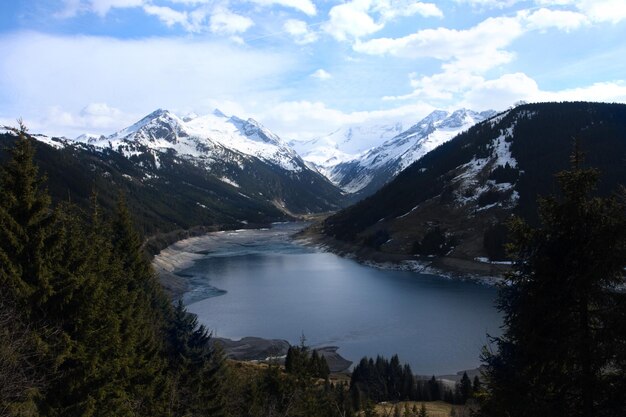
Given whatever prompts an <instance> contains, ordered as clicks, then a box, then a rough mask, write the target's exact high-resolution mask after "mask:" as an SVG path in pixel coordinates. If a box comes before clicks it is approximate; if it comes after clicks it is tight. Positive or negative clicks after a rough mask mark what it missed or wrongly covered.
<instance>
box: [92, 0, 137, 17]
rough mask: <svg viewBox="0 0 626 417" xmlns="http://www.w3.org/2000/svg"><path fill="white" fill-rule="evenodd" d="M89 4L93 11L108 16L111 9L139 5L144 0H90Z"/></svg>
mask: <svg viewBox="0 0 626 417" xmlns="http://www.w3.org/2000/svg"><path fill="white" fill-rule="evenodd" d="M88 4H89V6H90V9H91V11H93V12H94V13H97V14H98V15H100V16H106V14H107V13H109V11H110V10H111V9H114V8H118V9H123V8H130V7H139V6H142V5H143V4H144V0H89V1H88Z"/></svg>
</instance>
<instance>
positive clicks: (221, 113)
mask: <svg viewBox="0 0 626 417" xmlns="http://www.w3.org/2000/svg"><path fill="white" fill-rule="evenodd" d="M213 116H217V117H228V116H226V115H225V114H224V113H223V112H222V111H221V110H220V109H213Z"/></svg>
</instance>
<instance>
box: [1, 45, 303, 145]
mask: <svg viewBox="0 0 626 417" xmlns="http://www.w3.org/2000/svg"><path fill="white" fill-rule="evenodd" d="M0 56H2V57H3V59H2V60H0V91H2V97H1V99H2V103H1V107H0V113H1V114H0V117H3V118H7V119H15V118H17V117H19V116H23V117H24V118H25V119H26V120H27V121H28V120H33V119H35V120H37V119H40V118H41V115H43V114H46V113H47V111H48V110H47V109H49V108H53V107H55V106H56V107H57V108H61V109H64V111H66V112H71V113H73V114H78V115H80V114H79V113H80V111H81V109H83V108H84V107H85V105H86V104H87V103H107V105H108V106H109V107H112V108H118V109H122V111H123V112H124V114H131V115H136V116H137V115H139V116H140V115H142V114H147V113H148V112H150V111H152V110H154V109H156V108H159V107H163V108H186V107H188V106H192V108H191V109H190V110H194V111H196V112H197V113H203V112H205V113H206V112H208V111H209V110H210V109H208V108H206V107H204V106H208V105H209V100H218V101H227V100H233V99H235V98H236V100H237V101H241V102H245V103H253V102H259V103H263V102H264V101H265V100H267V99H268V97H269V98H274V97H275V96H276V94H277V93H276V92H275V89H278V88H279V87H280V85H281V84H280V83H279V82H278V80H279V79H280V78H281V77H282V76H283V75H284V74H286V73H288V72H289V71H292V70H293V69H294V67H295V66H296V65H299V64H297V61H296V60H295V58H294V57H292V56H291V55H289V54H287V53H285V52H280V53H279V52H270V51H264V50H251V49H248V48H241V47H238V46H233V45H230V44H228V43H224V42H210V41H200V40H190V39H188V38H172V39H163V38H149V39H128V40H117V39H111V38H102V37H89V36H53V35H46V34H40V33H19V34H13V35H3V36H0ZM32 57H37V65H26V66H24V65H17V64H16V63H20V62H32ZM218 60H219V61H218ZM72 92H80V94H75V93H72ZM250 106H252V104H250ZM90 111H93V109H91V110H90ZM126 123H127V121H120V123H119V125H117V126H116V129H119V128H122V127H125V126H126ZM65 129H67V130H65ZM46 130H47V131H48V132H50V133H56V134H65V135H72V134H74V135H75V136H76V135H78V134H80V133H84V131H90V130H91V131H92V130H93V127H92V126H84V129H79V128H78V127H74V126H73V125H72V126H64V125H63V124H62V123H61V122H54V121H53V120H50V123H49V124H46ZM94 133H110V130H109V129H107V130H106V131H102V132H94Z"/></svg>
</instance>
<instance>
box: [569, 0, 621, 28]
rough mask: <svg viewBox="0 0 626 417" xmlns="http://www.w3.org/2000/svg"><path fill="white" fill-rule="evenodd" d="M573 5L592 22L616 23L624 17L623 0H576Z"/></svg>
mask: <svg viewBox="0 0 626 417" xmlns="http://www.w3.org/2000/svg"><path fill="white" fill-rule="evenodd" d="M575 5H576V7H577V8H578V9H579V10H580V11H581V12H583V13H585V14H586V15H587V16H588V17H589V18H590V19H591V20H593V21H594V22H610V23H618V22H621V21H622V20H624V19H626V2H625V1H624V0H577V1H575Z"/></svg>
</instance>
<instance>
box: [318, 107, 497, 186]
mask: <svg viewBox="0 0 626 417" xmlns="http://www.w3.org/2000/svg"><path fill="white" fill-rule="evenodd" d="M494 115H495V112H494V111H491V110H490V111H485V112H481V113H478V112H475V111H472V110H467V109H460V110H456V111H454V112H452V113H450V112H447V111H443V110H436V111H434V112H432V113H431V114H429V115H428V116H427V117H425V118H424V119H422V120H421V121H420V122H418V123H417V124H415V125H413V126H412V127H411V128H409V129H408V130H406V131H404V132H402V133H400V134H398V135H396V136H394V137H393V138H391V139H389V140H387V141H385V142H384V143H382V144H381V145H379V146H377V147H375V148H372V149H370V150H368V151H366V152H364V153H363V154H362V155H358V156H357V157H356V158H354V159H353V160H350V161H344V162H342V163H340V164H337V165H336V166H334V167H333V168H332V169H330V170H329V172H328V175H327V176H328V178H329V179H330V180H331V181H332V182H333V183H335V184H336V185H339V186H340V187H341V188H342V189H343V190H344V191H347V192H350V193H356V192H359V191H361V190H363V189H365V187H367V186H368V185H370V183H372V181H374V180H375V179H376V177H379V178H382V177H384V180H382V181H384V182H387V181H389V180H391V179H392V178H393V177H395V176H396V175H397V174H399V173H400V172H401V171H403V170H404V169H406V168H407V167H408V166H409V165H411V164H412V163H414V162H415V161H417V160H418V159H420V158H421V157H423V156H424V155H426V154H427V153H428V152H430V151H432V150H433V149H435V148H436V147H438V146H440V145H442V144H443V143H445V142H447V141H449V140H450V139H452V138H454V137H455V136H456V135H458V134H459V133H461V132H463V131H465V130H467V129H469V128H470V127H472V126H473V125H475V124H476V123H479V122H482V121H483V120H486V119H488V118H490V117H492V116H494ZM379 181H380V180H379ZM384 182H383V183H384ZM380 185H382V184H380Z"/></svg>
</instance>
